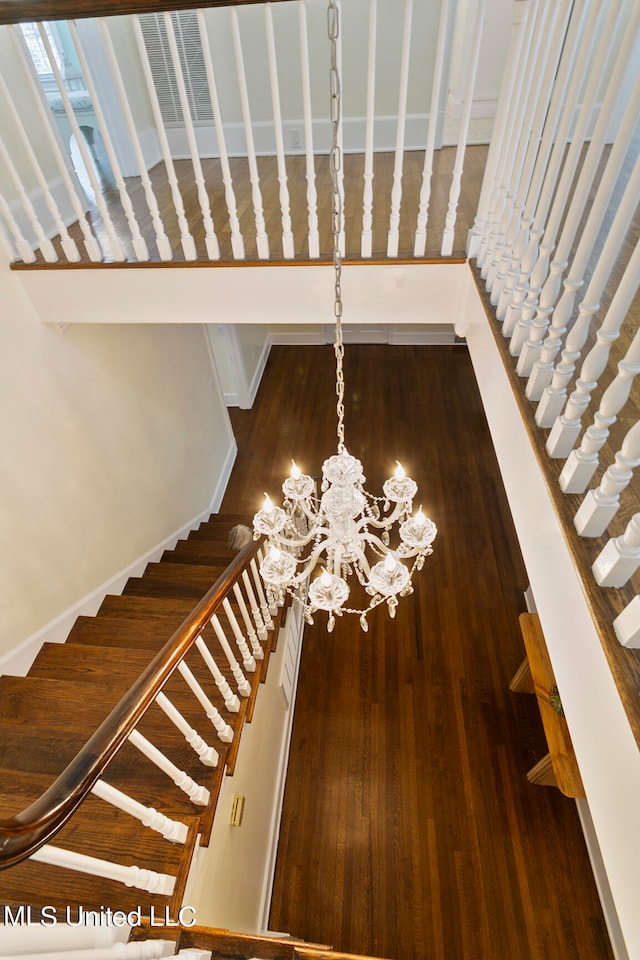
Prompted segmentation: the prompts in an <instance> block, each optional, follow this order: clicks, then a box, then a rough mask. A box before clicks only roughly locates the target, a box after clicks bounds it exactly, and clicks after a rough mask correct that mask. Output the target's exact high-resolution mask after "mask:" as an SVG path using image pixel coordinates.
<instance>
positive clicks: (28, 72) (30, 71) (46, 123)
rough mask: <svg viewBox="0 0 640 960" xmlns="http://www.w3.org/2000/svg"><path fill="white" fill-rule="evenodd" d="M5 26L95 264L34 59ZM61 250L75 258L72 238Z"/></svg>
mask: <svg viewBox="0 0 640 960" xmlns="http://www.w3.org/2000/svg"><path fill="white" fill-rule="evenodd" d="M8 29H9V36H10V37H11V42H12V43H13V46H14V49H15V51H16V53H17V55H18V59H19V60H20V65H21V67H22V70H23V73H24V76H25V80H26V84H27V87H28V88H29V90H30V92H31V102H32V104H33V105H34V106H35V108H36V110H37V113H38V118H39V120H40V129H41V130H42V131H44V134H45V136H46V139H47V143H48V145H49V149H50V150H51V154H52V156H53V157H54V159H55V161H56V164H57V166H58V168H59V170H60V174H61V176H62V180H63V182H64V185H65V187H66V190H67V193H68V195H69V200H70V201H71V205H72V207H73V210H74V213H75V215H76V216H77V218H78V224H79V226H80V229H81V230H82V237H83V242H84V247H85V250H86V251H87V255H88V256H89V259H90V260H91V261H93V262H94V263H98V262H99V261H100V260H102V253H101V251H100V245H99V244H98V241H97V240H96V238H95V237H94V236H93V234H92V233H91V228H90V227H89V224H88V222H87V215H86V211H85V209H84V206H83V202H82V200H81V199H80V196H79V193H78V188H77V182H76V181H74V180H72V178H71V175H70V173H69V168H68V166H67V163H68V161H67V159H66V158H65V156H64V154H63V153H62V150H61V149H60V140H59V137H58V135H57V130H56V129H55V125H54V124H55V121H54V119H53V114H52V113H51V110H50V109H49V104H48V102H47V100H46V97H45V95H44V91H43V89H42V86H41V84H40V81H39V79H38V75H37V73H36V69H35V66H34V64H33V60H32V59H31V57H30V55H29V52H28V50H27V49H26V44H25V40H24V36H23V35H22V32H21V31H20V30H19V29H17V28H16V27H13V26H10V27H9V28H8ZM62 249H63V250H64V252H65V255H66V257H67V259H68V260H70V261H72V262H73V261H74V259H75V253H74V251H75V249H76V246H75V243H73V241H71V244H68V243H67V242H66V240H65V239H64V236H63V239H62Z"/></svg>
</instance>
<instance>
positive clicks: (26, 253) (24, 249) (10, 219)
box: [0, 194, 36, 263]
mask: <svg viewBox="0 0 640 960" xmlns="http://www.w3.org/2000/svg"><path fill="white" fill-rule="evenodd" d="M0 213H2V216H3V217H4V219H5V221H6V223H7V226H8V227H9V230H10V231H11V235H12V237H13V241H14V243H15V245H16V247H17V249H18V253H19V254H20V256H21V257H22V259H23V261H24V262H25V263H34V262H35V259H36V255H35V253H34V252H33V250H32V249H31V244H30V243H29V242H28V241H27V240H25V238H24V237H23V235H22V233H21V231H20V227H19V226H18V224H17V223H16V220H15V217H14V216H13V214H12V213H11V208H10V207H9V204H8V203H7V201H6V200H5V198H4V197H3V196H2V195H1V194H0Z"/></svg>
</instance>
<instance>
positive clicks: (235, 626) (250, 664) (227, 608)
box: [222, 597, 264, 673]
mask: <svg viewBox="0 0 640 960" xmlns="http://www.w3.org/2000/svg"><path fill="white" fill-rule="evenodd" d="M222 609H223V610H224V612H225V613H226V615H227V620H228V621H229V623H230V625H231V629H232V630H233V635H234V637H235V638H236V643H237V645H238V650H239V651H240V654H241V656H242V664H243V666H244V668H245V670H247V671H248V672H249V673H254V672H255V669H256V658H255V657H254V656H253V654H252V653H251V651H250V650H249V646H248V644H247V641H246V640H245V638H244V636H243V634H242V630H241V629H240V624H239V623H238V619H237V617H236V615H235V613H234V612H233V607H232V606H231V604H230V602H229V597H225V598H224V600H223V601H222ZM258 650H259V651H260V656H259V657H258V658H257V659H258V660H262V659H263V657H264V651H263V650H262V647H258Z"/></svg>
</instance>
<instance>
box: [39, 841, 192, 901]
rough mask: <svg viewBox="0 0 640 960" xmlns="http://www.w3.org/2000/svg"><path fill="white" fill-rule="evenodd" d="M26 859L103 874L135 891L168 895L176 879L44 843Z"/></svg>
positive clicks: (92, 873) (81, 871) (94, 874)
mask: <svg viewBox="0 0 640 960" xmlns="http://www.w3.org/2000/svg"><path fill="white" fill-rule="evenodd" d="M29 859H30V860H37V862H38V863H48V864H50V865H51V866H54V867H65V868H66V869H67V870H77V871H79V872H80V873H88V874H91V876H93V877H104V878H105V879H106V880H115V881H116V882H118V883H123V884H124V885H125V887H135V888H136V890H146V891H147V893H158V894H160V895H161V896H163V897H169V896H171V894H172V893H173V888H174V886H175V882H176V878H175V877H170V876H169V875H168V874H166V873H156V872H155V870H145V869H144V868H143V867H136V866H132V867H125V866H122V864H119V863H110V862H109V861H108V860H99V859H98V858H97V857H88V856H86V855H85V854H83V853H74V852H73V851H72V850H63V849H61V848H60V847H54V846H52V845H51V844H49V843H47V844H45V846H44V847H40V849H39V850H36V851H35V853H32V854H31V856H30V858H29Z"/></svg>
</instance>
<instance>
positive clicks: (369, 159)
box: [360, 0, 378, 257]
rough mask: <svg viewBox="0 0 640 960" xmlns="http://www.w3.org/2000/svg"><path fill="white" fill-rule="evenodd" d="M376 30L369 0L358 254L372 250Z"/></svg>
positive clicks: (375, 1) (373, 6) (373, 4)
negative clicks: (362, 184) (365, 112)
mask: <svg viewBox="0 0 640 960" xmlns="http://www.w3.org/2000/svg"><path fill="white" fill-rule="evenodd" d="M377 31H378V0H369V43H368V60H367V119H366V127H365V135H364V174H363V178H364V187H363V191H362V237H361V238H360V256H362V257H370V256H371V254H372V252H373V143H374V133H375V102H376V38H377Z"/></svg>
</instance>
